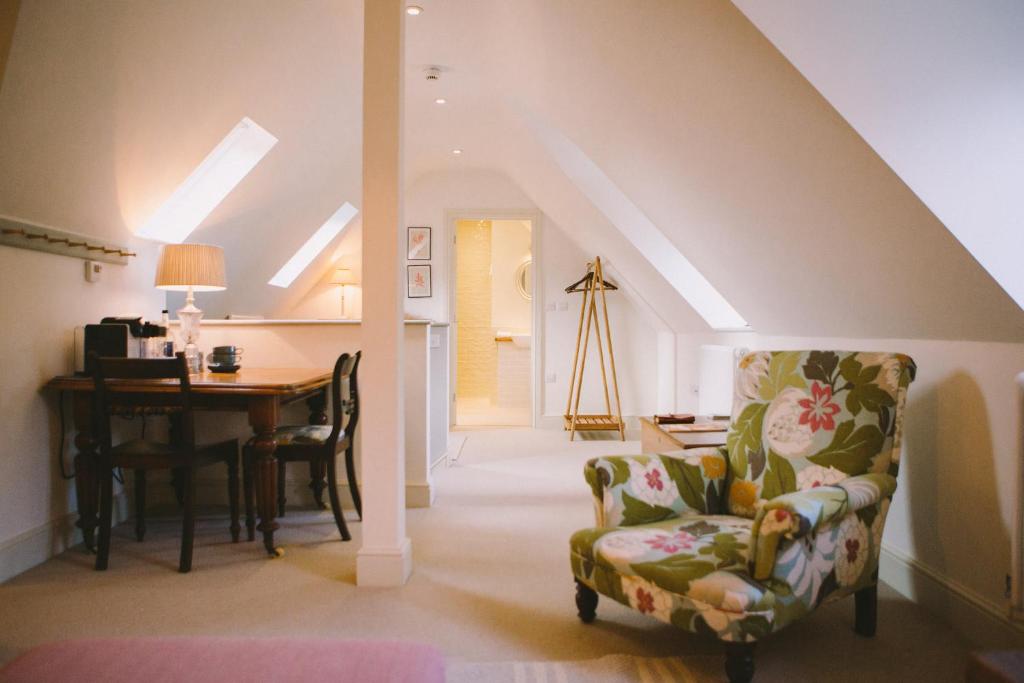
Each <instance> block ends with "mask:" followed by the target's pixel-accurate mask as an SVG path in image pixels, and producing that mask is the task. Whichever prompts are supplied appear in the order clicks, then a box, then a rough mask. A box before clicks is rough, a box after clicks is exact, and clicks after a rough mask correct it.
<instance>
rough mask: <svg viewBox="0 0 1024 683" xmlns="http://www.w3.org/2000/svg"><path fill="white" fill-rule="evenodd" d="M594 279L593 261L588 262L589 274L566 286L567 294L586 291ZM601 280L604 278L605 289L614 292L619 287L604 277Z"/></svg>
mask: <svg viewBox="0 0 1024 683" xmlns="http://www.w3.org/2000/svg"><path fill="white" fill-rule="evenodd" d="M593 280H594V264H593V263H588V264H587V274H586V275H584V276H583V277H581V278H580V279H579V280H577V281H576V282H574V283H572V284H571V285H569V286H568V287H566V288H565V293H566V294H573V293H575V292H586V291H588V289H589V288H590V283H591V282H592V281H593ZM601 280H602V282H603V284H604V289H605V291H606V292H614V291H615V290H617V289H618V287H616V286H615V285H614V284H613V283H611V282H608V281H607V280H605V279H604V278H603V277H602V278H601Z"/></svg>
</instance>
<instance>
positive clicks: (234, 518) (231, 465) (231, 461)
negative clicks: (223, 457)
mask: <svg viewBox="0 0 1024 683" xmlns="http://www.w3.org/2000/svg"><path fill="white" fill-rule="evenodd" d="M228 504H229V505H230V506H231V542H232V543H238V538H239V536H240V535H241V532H242V525H241V524H239V523H238V451H237V450H236V451H235V452H234V454H233V455H232V457H230V458H228Z"/></svg>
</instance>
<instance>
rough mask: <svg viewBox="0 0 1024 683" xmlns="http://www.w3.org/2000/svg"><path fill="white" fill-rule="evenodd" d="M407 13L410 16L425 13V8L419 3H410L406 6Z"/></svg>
mask: <svg viewBox="0 0 1024 683" xmlns="http://www.w3.org/2000/svg"><path fill="white" fill-rule="evenodd" d="M405 13H406V14H408V15H409V16H410V17H415V16H419V15H420V14H423V8H422V7H420V6H419V5H409V6H408V7H406V8H405Z"/></svg>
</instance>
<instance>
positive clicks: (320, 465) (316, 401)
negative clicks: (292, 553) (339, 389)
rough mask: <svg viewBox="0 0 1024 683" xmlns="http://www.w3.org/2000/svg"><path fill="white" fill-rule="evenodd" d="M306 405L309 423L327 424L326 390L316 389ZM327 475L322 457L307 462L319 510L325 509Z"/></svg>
mask: <svg viewBox="0 0 1024 683" xmlns="http://www.w3.org/2000/svg"><path fill="white" fill-rule="evenodd" d="M306 405H308V406H309V424H311V425H325V424H327V412H326V408H327V390H326V389H324V390H323V391H318V392H317V393H315V394H313V396H311V397H309V398H308V399H306ZM326 477H327V463H326V462H325V461H324V460H322V459H314V460H311V461H310V462H309V488H310V490H312V491H313V500H315V501H316V506H317V507H318V508H320V509H321V510H326V509H327V506H326V505H324V489H325V488H326V487H327V482H325V481H324V479H325V478H326Z"/></svg>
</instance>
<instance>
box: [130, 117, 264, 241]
mask: <svg viewBox="0 0 1024 683" xmlns="http://www.w3.org/2000/svg"><path fill="white" fill-rule="evenodd" d="M276 144H277V138H275V137H274V136H273V135H271V134H270V133H268V132H267V131H266V130H264V129H263V128H261V127H260V126H259V124H257V123H256V122H255V121H253V120H252V119H250V118H248V117H246V118H243V119H242V120H241V121H240V122H239V123H238V125H237V126H235V127H234V128H233V129H232V130H231V132H230V133H228V134H227V136H226V137H225V138H224V139H223V140H221V141H220V144H219V145H217V146H216V147H214V148H213V151H212V152H210V154H209V155H207V157H206V158H205V159H203V162H202V163H201V164H199V165H198V166H197V167H196V169H195V170H194V171H192V173H191V174H190V175H189V177H188V178H185V182H183V183H182V184H181V185H179V186H178V189H176V190H175V191H174V194H172V195H171V196H170V197H169V198H168V199H167V201H165V202H164V203H163V204H162V205H161V206H160V208H159V209H157V210H156V213H154V214H153V215H152V216H150V218H149V220H148V221H146V223H145V224H144V225H143V226H142V228H140V229H139V231H138V232H137V233H136V234H137V235H138V236H139V237H145V238H148V239H152V240H159V241H161V242H171V243H178V242H184V241H185V239H186V238H187V237H188V236H189V235H190V234H191V233H192V231H193V230H195V229H196V228H198V227H199V225H200V224H201V223H202V222H203V221H204V220H206V217H207V216H209V215H210V213H211V212H212V211H213V210H214V209H215V208H217V205H218V204H220V203H221V201H223V200H224V198H225V197H227V196H228V195H229V194H230V193H231V191H232V190H233V189H235V186H237V185H238V183H240V182H242V178H244V177H245V176H246V175H248V173H249V171H251V170H252V169H253V168H255V167H256V164H258V163H259V162H260V160H261V159H262V158H263V157H264V156H265V155H266V153H267V152H269V151H270V149H271V148H272V147H273V146H274V145H276Z"/></svg>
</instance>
